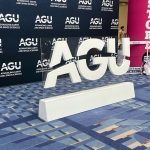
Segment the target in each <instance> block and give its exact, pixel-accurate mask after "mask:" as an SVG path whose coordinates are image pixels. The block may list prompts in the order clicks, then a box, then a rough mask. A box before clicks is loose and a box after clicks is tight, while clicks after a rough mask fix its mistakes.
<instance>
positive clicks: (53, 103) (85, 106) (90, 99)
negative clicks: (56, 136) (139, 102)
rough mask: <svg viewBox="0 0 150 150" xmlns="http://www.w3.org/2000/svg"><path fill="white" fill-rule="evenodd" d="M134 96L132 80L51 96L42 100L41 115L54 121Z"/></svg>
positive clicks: (45, 119)
mask: <svg viewBox="0 0 150 150" xmlns="http://www.w3.org/2000/svg"><path fill="white" fill-rule="evenodd" d="M134 97H135V91H134V85H133V83H131V82H123V83H119V84H114V85H109V86H104V87H99V88H95V89H90V90H85V91H81V92H76V93H71V94H66V95H62V96H56V97H50V98H46V99H42V100H40V104H39V117H40V118H41V119H42V120H44V121H52V120H55V119H60V118H63V117H67V116H70V115H74V114H77V113H81V112H84V111H88V110H92V109H95V108H98V107H102V106H105V105H109V104H113V103H117V102H121V101H123V100H127V99H131V98H134Z"/></svg>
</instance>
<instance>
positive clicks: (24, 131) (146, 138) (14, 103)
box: [0, 73, 150, 150]
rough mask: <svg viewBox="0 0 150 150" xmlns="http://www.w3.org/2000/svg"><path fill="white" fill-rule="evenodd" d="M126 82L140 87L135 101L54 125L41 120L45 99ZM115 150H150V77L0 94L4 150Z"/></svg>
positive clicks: (7, 89)
mask: <svg viewBox="0 0 150 150" xmlns="http://www.w3.org/2000/svg"><path fill="white" fill-rule="evenodd" d="M123 81H132V82H134V83H135V89H136V98H135V99H130V100H127V101H124V102H121V103H117V104H113V105H109V106H105V107H102V108H98V109H95V110H92V111H88V112H84V113H81V114H77V115H74V116H70V117H66V118H63V119H59V120H56V121H52V122H49V123H46V122H43V121H42V120H40V119H39V118H38V116H37V112H38V104H39V100H40V99H41V98H46V97H50V96H55V95H61V94H66V93H70V92H75V91H80V90H85V89H91V88H94V87H100V86H103V85H108V84H113V83H117V82H123ZM66 83H67V84H66ZM99 99H100V100H101V98H99ZM115 149H117V150H129V149H134V150H150V77H148V76H144V75H124V76H119V77H118V76H113V75H111V74H110V73H107V74H106V75H105V77H103V78H102V79H101V80H98V81H94V82H93V81H92V82H91V81H87V80H83V82H82V83H80V84H74V85H72V84H71V82H70V79H69V78H65V79H59V81H58V82H57V87H56V88H52V89H51V90H46V91H43V88H42V83H32V84H25V85H18V86H10V87H5V88H0V150H115Z"/></svg>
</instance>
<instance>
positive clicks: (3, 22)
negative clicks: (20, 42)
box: [0, 13, 20, 29]
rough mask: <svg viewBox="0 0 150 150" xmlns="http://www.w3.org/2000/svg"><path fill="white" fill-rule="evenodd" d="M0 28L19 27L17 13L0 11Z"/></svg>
mask: <svg viewBox="0 0 150 150" xmlns="http://www.w3.org/2000/svg"><path fill="white" fill-rule="evenodd" d="M0 29H20V25H19V14H4V13H0Z"/></svg>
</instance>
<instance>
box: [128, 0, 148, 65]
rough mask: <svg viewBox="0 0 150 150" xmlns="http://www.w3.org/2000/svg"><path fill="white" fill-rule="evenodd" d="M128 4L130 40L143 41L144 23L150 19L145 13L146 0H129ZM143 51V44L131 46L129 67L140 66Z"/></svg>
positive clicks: (146, 7)
mask: <svg viewBox="0 0 150 150" xmlns="http://www.w3.org/2000/svg"><path fill="white" fill-rule="evenodd" d="M128 4H129V8H128V35H129V37H130V38H131V41H145V31H146V26H145V24H146V21H147V20H150V19H148V13H147V9H148V0H129V3H128ZM149 9H150V8H149ZM145 52H146V50H145V45H132V46H131V67H139V66H141V64H142V57H143V55H144V53H145Z"/></svg>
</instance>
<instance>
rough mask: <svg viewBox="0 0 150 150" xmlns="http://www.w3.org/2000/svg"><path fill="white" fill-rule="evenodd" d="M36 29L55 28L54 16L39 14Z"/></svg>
mask: <svg viewBox="0 0 150 150" xmlns="http://www.w3.org/2000/svg"><path fill="white" fill-rule="evenodd" d="M34 29H46V30H47V29H53V17H52V16H45V15H43V16H40V15H37V16H36V20H35V27H34Z"/></svg>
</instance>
